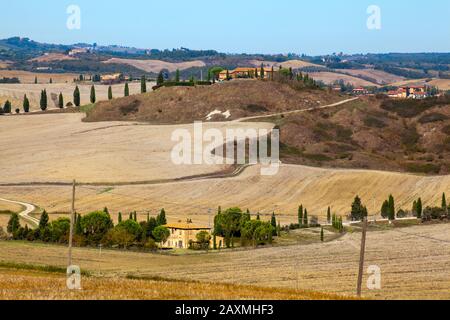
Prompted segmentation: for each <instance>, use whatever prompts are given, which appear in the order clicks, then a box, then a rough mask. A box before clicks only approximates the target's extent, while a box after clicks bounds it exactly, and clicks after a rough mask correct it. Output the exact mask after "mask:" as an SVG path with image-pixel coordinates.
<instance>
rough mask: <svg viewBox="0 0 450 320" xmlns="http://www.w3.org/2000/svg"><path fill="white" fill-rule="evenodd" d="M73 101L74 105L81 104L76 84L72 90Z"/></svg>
mask: <svg viewBox="0 0 450 320" xmlns="http://www.w3.org/2000/svg"><path fill="white" fill-rule="evenodd" d="M73 103H74V104H75V106H76V107H79V106H80V104H81V101H80V89H79V88H78V86H76V87H75V90H74V91H73Z"/></svg>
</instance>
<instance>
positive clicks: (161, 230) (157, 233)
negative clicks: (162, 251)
mask: <svg viewBox="0 0 450 320" xmlns="http://www.w3.org/2000/svg"><path fill="white" fill-rule="evenodd" d="M152 234H153V238H154V239H155V241H156V242H159V243H160V245H161V247H162V245H163V244H164V243H165V242H166V241H167V239H168V238H169V236H170V231H169V229H167V228H166V227H164V226H159V227H156V228H155V229H154V230H153V232H152Z"/></svg>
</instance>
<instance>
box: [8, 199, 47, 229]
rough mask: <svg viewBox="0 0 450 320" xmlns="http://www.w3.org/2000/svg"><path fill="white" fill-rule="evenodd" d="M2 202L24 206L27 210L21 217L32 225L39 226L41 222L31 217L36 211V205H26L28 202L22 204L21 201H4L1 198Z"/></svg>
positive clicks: (20, 214) (21, 213)
mask: <svg viewBox="0 0 450 320" xmlns="http://www.w3.org/2000/svg"><path fill="white" fill-rule="evenodd" d="M0 201H4V202H8V203H14V204H18V205H20V206H23V207H24V208H25V210H23V211H22V212H20V213H19V216H20V217H21V218H22V219H23V220H25V221H26V222H28V223H31V224H32V225H35V226H37V225H39V220H38V219H36V218H34V217H31V216H29V214H30V213H32V212H33V211H34V210H36V207H35V206H34V205H32V204H31V203H26V202H20V201H13V200H8V199H3V198H0Z"/></svg>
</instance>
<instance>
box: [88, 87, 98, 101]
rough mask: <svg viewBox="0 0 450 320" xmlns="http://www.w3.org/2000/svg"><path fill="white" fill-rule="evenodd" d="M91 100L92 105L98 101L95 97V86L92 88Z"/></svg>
mask: <svg viewBox="0 0 450 320" xmlns="http://www.w3.org/2000/svg"><path fill="white" fill-rule="evenodd" d="M90 98H91V103H95V101H96V100H97V99H96V97H95V87H94V86H92V87H91V97H90Z"/></svg>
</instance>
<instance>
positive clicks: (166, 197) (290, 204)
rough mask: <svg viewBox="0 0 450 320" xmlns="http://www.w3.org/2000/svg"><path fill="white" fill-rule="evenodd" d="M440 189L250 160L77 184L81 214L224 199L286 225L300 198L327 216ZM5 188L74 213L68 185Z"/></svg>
mask: <svg viewBox="0 0 450 320" xmlns="http://www.w3.org/2000/svg"><path fill="white" fill-rule="evenodd" d="M443 192H446V193H447V194H450V176H442V177H440V176H437V177H423V176H416V175H410V174H402V173H389V172H378V171H365V170H338V169H318V168H310V167H302V166H288V165H283V166H281V168H280V172H279V173H278V174H277V175H275V176H261V175H260V170H259V167H251V168H249V169H247V170H245V171H244V172H243V173H242V174H241V175H239V176H237V177H234V178H226V179H205V180H198V181H184V182H183V181H180V182H171V183H161V184H147V185H125V186H119V185H117V186H108V185H105V186H95V187H94V186H80V187H79V188H78V189H77V201H76V207H77V210H78V212H81V213H87V212H90V211H93V210H98V209H102V208H103V207H105V206H107V207H108V208H109V209H110V212H113V213H117V212H119V211H121V212H130V211H133V210H137V211H138V212H139V213H140V214H142V215H146V213H147V212H149V211H150V212H151V213H152V214H156V212H157V211H159V210H160V209H161V208H163V207H164V208H165V209H166V212H167V216H168V218H169V220H172V221H173V220H176V221H178V220H185V219H186V218H192V219H193V220H194V221H195V222H198V223H208V222H209V221H210V214H209V211H210V210H211V214H214V213H215V211H216V209H217V207H218V206H219V205H220V206H222V208H228V207H234V206H239V207H241V208H242V209H247V208H249V209H250V210H251V212H252V213H253V214H256V213H257V212H260V213H261V215H262V216H265V217H266V218H267V219H269V217H270V215H271V214H272V212H274V211H275V212H276V213H277V215H278V219H279V220H280V221H281V223H282V224H289V223H294V222H296V221H297V208H298V206H299V205H300V204H303V205H304V206H305V207H306V208H307V209H308V212H309V213H310V215H317V216H318V217H319V218H320V219H321V220H322V221H323V219H324V218H325V217H326V212H327V207H328V206H331V207H332V211H333V212H335V213H337V214H338V215H342V216H346V215H347V214H348V213H349V212H350V207H351V203H352V201H353V199H354V197H355V196H356V195H359V196H360V197H361V198H362V199H363V202H364V203H365V205H367V207H368V209H369V214H370V215H374V214H376V213H378V212H379V210H380V207H381V204H382V203H383V201H384V200H385V199H386V198H387V197H388V196H389V194H393V195H394V197H395V199H396V206H397V208H398V209H400V208H403V209H408V210H409V209H410V208H411V206H412V202H413V201H414V200H415V199H417V198H418V197H422V200H423V202H424V207H425V206H429V205H430V206H434V205H440V201H441V198H440V197H441V195H442V193H443ZM0 194H2V197H4V198H8V199H13V200H23V201H26V202H30V203H33V204H35V205H38V206H39V207H41V208H45V209H46V210H47V211H49V212H56V213H63V212H70V199H71V187H70V186H17V187H9V186H3V187H0ZM186 199H189V201H188V202H186Z"/></svg>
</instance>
